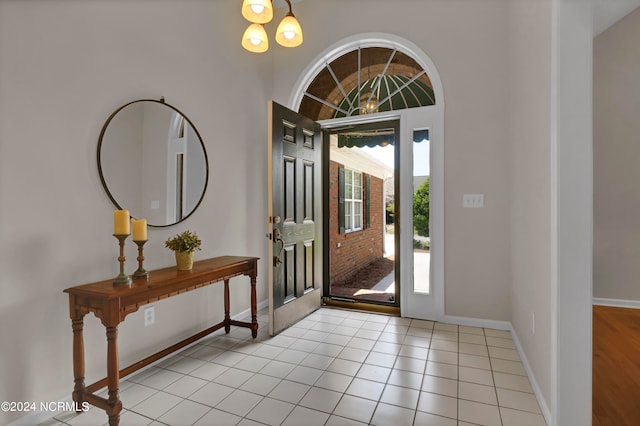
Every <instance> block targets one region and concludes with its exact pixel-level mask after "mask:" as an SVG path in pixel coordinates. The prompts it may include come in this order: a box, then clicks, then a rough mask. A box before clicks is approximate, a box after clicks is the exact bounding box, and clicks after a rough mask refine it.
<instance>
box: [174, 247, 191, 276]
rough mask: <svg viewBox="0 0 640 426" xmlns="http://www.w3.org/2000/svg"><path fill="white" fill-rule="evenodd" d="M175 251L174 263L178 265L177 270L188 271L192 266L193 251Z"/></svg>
mask: <svg viewBox="0 0 640 426" xmlns="http://www.w3.org/2000/svg"><path fill="white" fill-rule="evenodd" d="M175 253H176V265H178V271H190V270H191V269H192V268H193V252H192V251H177V252H175Z"/></svg>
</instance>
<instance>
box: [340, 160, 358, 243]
mask: <svg viewBox="0 0 640 426" xmlns="http://www.w3.org/2000/svg"><path fill="white" fill-rule="evenodd" d="M344 227H345V232H353V231H359V230H361V229H362V173H360V172H356V171H353V170H349V169H345V171H344Z"/></svg>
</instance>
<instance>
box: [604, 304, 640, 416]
mask: <svg viewBox="0 0 640 426" xmlns="http://www.w3.org/2000/svg"><path fill="white" fill-rule="evenodd" d="M593 425H594V426H613V425H615V426H622V425H634V426H635V425H640V309H625V308H613V307H608V306H594V307H593Z"/></svg>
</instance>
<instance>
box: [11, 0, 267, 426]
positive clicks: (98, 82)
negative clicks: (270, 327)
mask: <svg viewBox="0 0 640 426" xmlns="http://www.w3.org/2000/svg"><path fill="white" fill-rule="evenodd" d="M244 27H245V23H244V21H243V20H242V18H241V16H240V14H239V13H238V5H237V4H236V3H235V2H229V1H211V0H188V1H170V0H127V1H111V0H84V1H75V0H32V1H27V2H25V1H21V0H3V1H2V2H0V253H1V256H0V271H2V272H1V273H0V288H1V290H0V294H2V297H0V340H1V341H2V349H1V351H2V355H1V356H0V378H1V379H0V400H3V401H6V400H9V401H21V400H36V401H57V400H58V399H59V398H62V397H68V396H70V393H71V391H72V388H73V372H72V362H71V353H72V352H71V349H72V348H71V340H72V339H71V334H72V333H71V321H70V320H69V313H68V301H67V297H66V294H63V292H62V291H63V289H65V288H67V287H70V286H73V285H79V284H83V283H87V282H92V281H97V280H102V279H108V278H110V277H115V276H116V275H117V273H118V266H117V261H116V257H117V242H116V240H115V238H113V236H112V235H111V234H112V233H113V207H112V206H111V204H110V202H109V200H108V198H107V196H106V194H105V192H104V190H103V188H102V186H101V184H100V180H99V177H98V172H97V166H96V147H97V142H98V136H99V133H100V130H101V128H102V125H103V123H104V122H105V121H106V119H107V118H108V116H109V114H111V112H113V111H114V110H115V109H116V108H117V107H119V106H121V105H123V104H124V103H126V102H129V101H131V100H134V99H140V98H153V99H159V98H160V97H161V96H165V97H166V100H167V102H168V103H170V104H172V105H174V106H176V107H177V108H179V109H180V110H182V111H183V112H184V113H185V114H186V115H187V116H188V117H189V118H190V119H191V120H192V121H193V123H194V124H195V125H196V126H197V128H198V130H199V131H200V134H201V135H202V138H203V140H204V144H205V146H206V149H207V151H208V153H209V162H210V164H209V166H210V176H209V187H208V190H207V194H206V196H205V199H204V201H203V203H202V204H201V206H200V208H199V209H198V210H197V212H196V213H194V215H193V216H191V217H190V218H189V219H188V220H187V222H185V223H183V224H180V225H177V226H173V227H169V228H162V229H150V230H149V243H147V245H146V246H145V257H146V259H147V260H146V263H145V266H146V267H147V269H155V268H158V267H163V266H169V265H172V264H173V262H174V260H173V258H172V256H173V255H172V253H171V252H170V251H169V250H167V249H165V248H164V244H163V242H164V240H165V239H166V238H167V237H170V236H173V235H174V234H176V233H178V232H181V231H183V230H185V229H191V230H193V231H196V232H198V234H199V235H200V236H201V237H202V240H203V250H202V251H201V252H198V253H196V260H197V259H202V258H206V257H211V256H216V255H223V254H234V255H251V256H259V257H261V258H262V259H263V260H261V261H260V263H259V276H258V300H264V299H266V297H267V296H266V284H265V277H266V276H267V274H266V270H265V269H264V267H265V266H264V265H265V261H264V259H265V257H266V242H267V240H266V239H265V238H264V235H265V233H266V220H265V217H266V198H265V196H264V195H263V194H264V193H265V191H264V189H265V188H264V183H263V182H264V179H263V176H265V175H266V164H267V159H266V139H265V135H266V128H267V126H266V110H267V109H266V105H267V99H268V98H269V97H270V93H269V90H268V88H269V84H270V81H271V77H270V68H269V67H268V65H269V64H270V62H269V57H266V56H256V55H252V54H249V53H245V52H244V51H243V50H242V49H241V47H240V35H241V34H242V31H243V30H244ZM126 254H127V257H128V259H129V261H127V264H126V268H127V270H128V271H129V272H133V270H135V267H136V265H135V264H134V261H133V259H135V255H136V253H135V250H134V247H133V244H131V243H129V244H128V246H127V251H126ZM234 282H237V285H236V284H234ZM232 287H233V290H232V294H231V301H232V314H234V313H237V312H241V311H243V310H245V309H247V308H248V307H249V301H250V300H249V290H248V281H246V279H245V278H236V279H233V280H232ZM236 287H237V288H236ZM154 305H155V307H156V324H155V325H154V326H152V327H148V328H144V327H143V320H142V313H141V312H136V313H134V314H131V315H130V316H129V317H128V318H127V320H126V322H125V323H123V324H122V325H121V326H120V328H119V332H120V336H119V337H120V340H119V344H120V356H121V358H120V361H121V365H122V366H125V365H129V364H131V363H132V362H133V361H136V360H138V359H140V358H141V357H142V356H144V355H149V354H151V353H154V352H156V351H157V350H159V349H160V348H161V347H164V346H166V344H167V343H173V342H176V341H178V340H180V339H181V338H184V337H187V336H188V335H191V334H193V332H196V331H199V330H201V329H204V328H205V327H206V326H208V325H210V324H211V323H212V322H213V321H217V320H220V319H221V318H222V312H221V311H222V289H221V286H219V285H217V286H212V287H211V288H209V289H206V290H199V291H197V292H193V293H189V294H185V295H183V296H181V297H175V298H171V299H168V300H165V301H161V302H158V303H155V304H154ZM85 324H86V326H85V337H86V340H85V344H86V360H87V382H88V383H91V382H93V381H95V380H96V379H99V378H102V377H104V375H105V373H106V370H105V353H106V344H105V343H106V342H105V334H104V328H103V327H102V325H100V324H99V321H98V320H97V319H96V318H94V316H93V315H92V314H89V315H87V317H86V318H85ZM247 333H249V331H247ZM15 417H16V414H15V413H14V414H7V413H1V414H0V423H2V424H6V423H7V422H9V421H10V420H11V419H13V418H15Z"/></svg>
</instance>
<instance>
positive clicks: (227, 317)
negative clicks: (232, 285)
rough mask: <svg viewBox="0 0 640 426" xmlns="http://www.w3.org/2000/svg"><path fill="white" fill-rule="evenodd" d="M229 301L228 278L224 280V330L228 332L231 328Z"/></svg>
mask: <svg viewBox="0 0 640 426" xmlns="http://www.w3.org/2000/svg"><path fill="white" fill-rule="evenodd" d="M229 305H230V303H229V280H228V279H226V280H224V332H225V333H227V334H229V331H230V330H231V316H230V314H229V312H230V310H231V308H230V306H229Z"/></svg>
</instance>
